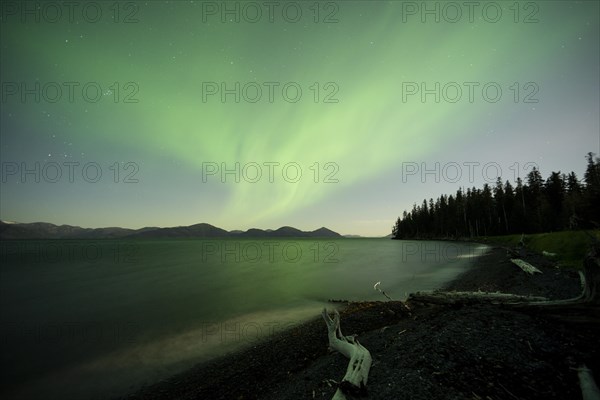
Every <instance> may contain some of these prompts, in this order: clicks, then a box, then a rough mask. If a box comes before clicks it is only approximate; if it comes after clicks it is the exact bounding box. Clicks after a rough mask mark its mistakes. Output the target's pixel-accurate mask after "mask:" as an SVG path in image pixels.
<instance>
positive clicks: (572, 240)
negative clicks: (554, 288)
mask: <svg viewBox="0 0 600 400" xmlns="http://www.w3.org/2000/svg"><path fill="white" fill-rule="evenodd" d="M589 235H593V236H595V237H596V239H598V240H600V230H595V231H587V233H586V231H562V232H550V233H535V234H531V235H525V237H524V238H523V241H524V242H525V246H526V247H527V248H528V249H531V250H533V251H537V252H539V253H541V252H542V251H547V252H549V253H556V257H554V258H555V259H556V260H557V261H558V263H559V265H561V266H563V267H570V268H581V267H582V265H583V258H584V257H585V254H586V252H587V251H588V250H589V248H590V242H591V238H590V236H589ZM481 241H483V242H485V243H491V244H492V243H493V244H498V245H503V246H509V247H515V246H517V245H518V244H519V242H520V241H521V235H505V236H488V237H485V238H481Z"/></svg>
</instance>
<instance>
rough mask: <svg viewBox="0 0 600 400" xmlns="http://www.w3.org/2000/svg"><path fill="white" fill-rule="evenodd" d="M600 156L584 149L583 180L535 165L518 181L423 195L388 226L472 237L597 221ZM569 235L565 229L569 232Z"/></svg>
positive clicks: (398, 232) (397, 232) (404, 235)
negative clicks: (545, 171)
mask: <svg viewBox="0 0 600 400" xmlns="http://www.w3.org/2000/svg"><path fill="white" fill-rule="evenodd" d="M598 204H600V158H596V159H594V154H593V153H588V155H587V167H586V170H585V173H584V177H583V181H580V180H579V179H578V178H577V176H576V175H575V173H574V172H571V173H569V174H568V175H566V174H562V173H561V172H560V171H558V172H552V173H551V174H550V176H549V177H548V179H546V180H544V179H543V178H542V175H541V174H540V172H539V171H538V170H537V169H535V168H533V169H532V171H531V172H529V173H528V174H527V177H526V180H525V182H523V181H522V180H521V178H518V179H517V181H516V186H515V187H513V185H512V184H511V183H510V182H509V181H506V182H505V183H502V180H501V178H498V179H497V181H496V185H495V186H494V187H491V186H490V185H488V184H487V183H486V184H484V185H483V188H482V189H477V188H475V187H473V188H468V189H467V190H466V191H463V189H462V188H460V189H458V191H457V192H456V194H455V195H452V194H451V195H444V194H442V195H441V196H440V197H439V198H438V199H437V200H435V201H434V200H433V199H429V202H428V201H427V200H426V199H424V200H423V203H422V204H421V205H420V206H418V205H417V204H414V205H413V209H412V210H411V211H404V212H403V214H402V217H399V218H398V219H397V221H396V224H395V225H394V227H393V230H392V236H393V238H394V239H439V238H446V239H450V238H455V239H457V238H470V239H477V238H481V237H486V236H497V235H510V234H517V235H520V234H521V233H525V234H535V233H542V232H556V231H567V230H571V231H572V230H581V229H598V228H599V227H600V207H598ZM567 236H568V235H567Z"/></svg>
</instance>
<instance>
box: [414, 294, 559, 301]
mask: <svg viewBox="0 0 600 400" xmlns="http://www.w3.org/2000/svg"><path fill="white" fill-rule="evenodd" d="M408 300H410V301H416V302H419V303H430V304H458V303H460V304H477V303H492V304H510V303H514V304H516V303H522V302H532V301H547V300H548V299H547V298H545V297H541V296H520V295H516V294H509V293H500V292H496V293H489V292H417V293H411V294H410V295H409V296H408Z"/></svg>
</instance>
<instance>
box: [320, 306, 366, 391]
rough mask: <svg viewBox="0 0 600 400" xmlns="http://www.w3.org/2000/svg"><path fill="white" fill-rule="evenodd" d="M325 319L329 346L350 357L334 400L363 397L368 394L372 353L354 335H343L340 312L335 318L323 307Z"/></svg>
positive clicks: (335, 313) (335, 314)
mask: <svg viewBox="0 0 600 400" xmlns="http://www.w3.org/2000/svg"><path fill="white" fill-rule="evenodd" d="M322 316H323V319H324V320H325V323H326V324H327V336H328V337H329V347H330V348H331V349H333V350H336V351H338V352H340V353H342V354H343V355H344V356H346V358H348V359H350V362H349V363H348V368H347V370H346V375H344V378H343V379H342V382H341V383H340V384H339V386H338V389H337V390H336V392H335V394H334V396H333V400H345V399H346V398H347V397H346V395H348V396H352V397H363V396H366V395H367V389H366V386H367V380H368V378H369V370H370V369H371V362H372V361H373V360H372V358H371V353H369V350H367V349H366V348H365V347H364V346H362V345H361V344H360V343H359V342H358V340H356V339H354V336H344V335H342V330H341V329H340V314H339V313H338V312H337V310H335V311H334V316H333V319H332V318H331V317H330V316H329V314H328V313H327V309H323V312H322Z"/></svg>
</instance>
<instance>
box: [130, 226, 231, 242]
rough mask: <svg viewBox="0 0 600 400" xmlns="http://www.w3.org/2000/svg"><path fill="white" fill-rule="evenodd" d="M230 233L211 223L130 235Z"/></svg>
mask: <svg viewBox="0 0 600 400" xmlns="http://www.w3.org/2000/svg"><path fill="white" fill-rule="evenodd" d="M226 236H230V233H229V232H227V231H226V230H224V229H221V228H217V227H216V226H212V225H210V224H204V223H202V224H195V225H190V226H176V227H174V228H156V229H151V230H146V231H143V232H135V233H133V234H132V235H129V237H131V238H186V237H226Z"/></svg>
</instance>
